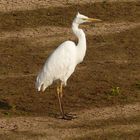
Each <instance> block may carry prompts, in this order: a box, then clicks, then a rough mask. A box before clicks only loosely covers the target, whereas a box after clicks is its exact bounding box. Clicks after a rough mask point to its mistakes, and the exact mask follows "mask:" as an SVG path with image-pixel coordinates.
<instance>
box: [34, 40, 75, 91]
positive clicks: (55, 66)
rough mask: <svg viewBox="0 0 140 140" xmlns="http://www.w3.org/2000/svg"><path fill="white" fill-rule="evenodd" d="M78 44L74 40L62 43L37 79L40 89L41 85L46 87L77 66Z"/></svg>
mask: <svg viewBox="0 0 140 140" xmlns="http://www.w3.org/2000/svg"><path fill="white" fill-rule="evenodd" d="M75 59H76V45H75V43H74V42H72V41H65V42H64V43H62V44H61V45H60V46H59V47H58V48H56V50H54V51H53V53H52V54H51V55H50V56H49V58H48V59H47V61H46V63H45V65H44V67H43V69H42V71H41V72H40V73H39V75H38V77H37V81H36V87H37V88H38V90H40V88H41V85H42V84H44V88H43V89H44V90H45V88H46V87H48V86H49V85H51V84H52V82H53V81H54V80H56V79H61V78H62V77H64V75H66V74H67V73H68V71H69V70H70V69H71V68H72V67H74V66H75Z"/></svg>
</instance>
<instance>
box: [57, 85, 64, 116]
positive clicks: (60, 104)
mask: <svg viewBox="0 0 140 140" xmlns="http://www.w3.org/2000/svg"><path fill="white" fill-rule="evenodd" d="M57 96H58V101H59V107H60V112H61V115H62V118H64V110H63V105H62V102H61V95H60V88H59V86H58V85H57Z"/></svg>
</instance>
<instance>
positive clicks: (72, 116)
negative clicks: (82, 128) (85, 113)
mask: <svg viewBox="0 0 140 140" xmlns="http://www.w3.org/2000/svg"><path fill="white" fill-rule="evenodd" d="M59 118H60V119H63V120H73V119H76V118H77V116H76V114H64V115H63V116H61V117H59Z"/></svg>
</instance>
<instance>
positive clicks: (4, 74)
mask: <svg viewBox="0 0 140 140" xmlns="http://www.w3.org/2000/svg"><path fill="white" fill-rule="evenodd" d="M3 5H4V4H3ZM44 5H47V2H44ZM5 6H6V4H5ZM8 6H9V5H8ZM17 9H18V8H17ZM139 9H140V3H139V2H138V1H128V2H126V1H125V2H120V1H119V2H106V1H102V2H94V3H93V2H91V3H86V2H85V1H84V2H83V1H81V3H80V2H79V3H74V2H69V3H66V2H65V1H63V3H61V5H60V6H59V5H57V2H56V3H55V2H54V3H53V6H52V7H51V6H50V5H49V6H48V7H47V8H46V7H41V8H40V7H39V8H37V7H36V8H34V7H33V9H30V10H25V9H24V10H23V9H21V10H19V9H18V10H15V9H14V10H13V11H12V9H10V11H9V10H7V12H6V11H4V12H2V11H1V12H0V19H1V22H0V31H1V35H0V66H1V67H0V80H1V82H0V117H1V119H0V137H1V139H3V140H5V139H6V140H19V139H31V140H34V139H37V140H38V139H39V140H46V139H48V140H58V139H60V140H61V139H64V140H86V139H88V140H90V139H95V140H97V139H101V140H102V139H103V140H108V139H111V140H113V139H134V140H135V139H136V140H139V139H140V103H139V102H140V41H139V39H140V10H139ZM77 10H78V11H80V12H81V13H83V14H85V15H87V16H89V17H96V18H100V19H102V20H103V21H104V22H102V23H98V24H96V25H92V24H90V25H82V26H81V27H82V28H83V29H84V30H85V33H86V35H87V49H88V50H87V54H86V57H85V60H84V62H83V63H82V64H80V65H78V67H77V68H76V71H75V72H74V74H73V75H72V76H71V77H70V79H69V80H68V86H67V87H66V88H65V95H64V104H65V111H66V112H68V113H69V112H71V113H76V114H77V116H78V118H77V119H75V120H72V121H64V120H59V119H57V117H58V116H59V108H58V101H57V96H56V89H55V85H52V86H51V87H50V88H48V89H47V91H46V92H45V93H38V92H37V91H36V90H35V87H34V84H35V79H36V75H37V72H38V71H39V69H40V68H42V65H43V64H44V62H45V60H46V58H47V56H48V55H49V54H50V53H51V52H52V51H53V50H54V49H55V48H56V47H57V46H58V45H59V44H60V43H62V42H63V41H65V40H68V39H70V40H73V41H77V40H76V38H75V37H74V35H73V34H72V32H71V29H70V26H71V22H72V20H73V17H74V16H75V14H76V12H77ZM117 87H119V90H117Z"/></svg>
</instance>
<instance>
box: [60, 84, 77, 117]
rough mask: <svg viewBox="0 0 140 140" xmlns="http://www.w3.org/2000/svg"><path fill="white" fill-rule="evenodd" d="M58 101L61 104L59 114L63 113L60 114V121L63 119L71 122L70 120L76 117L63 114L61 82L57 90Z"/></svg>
mask: <svg viewBox="0 0 140 140" xmlns="http://www.w3.org/2000/svg"><path fill="white" fill-rule="evenodd" d="M59 92H60V93H59V98H60V99H59V100H60V102H61V106H60V110H62V111H61V112H63V113H61V114H62V119H65V120H72V119H74V118H76V116H73V115H72V114H64V109H63V104H62V103H63V100H62V98H63V83H62V82H61V83H60V89H59Z"/></svg>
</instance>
